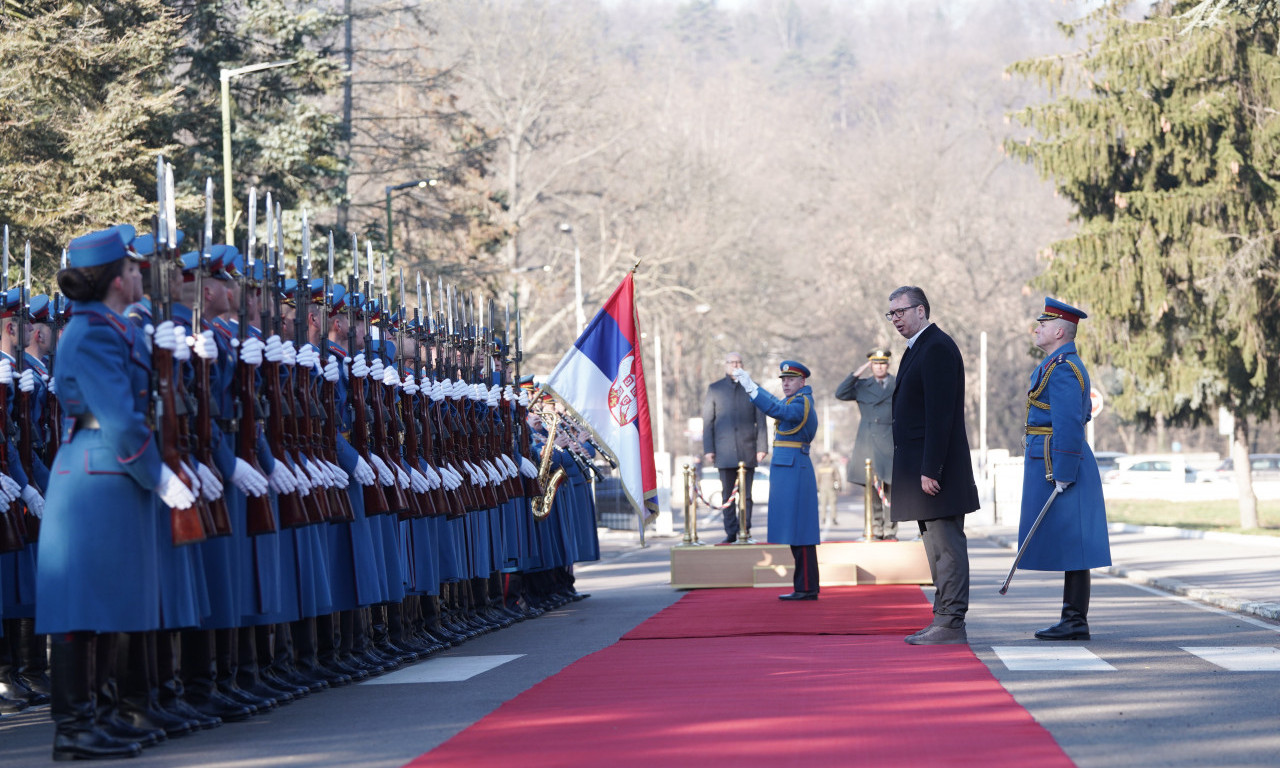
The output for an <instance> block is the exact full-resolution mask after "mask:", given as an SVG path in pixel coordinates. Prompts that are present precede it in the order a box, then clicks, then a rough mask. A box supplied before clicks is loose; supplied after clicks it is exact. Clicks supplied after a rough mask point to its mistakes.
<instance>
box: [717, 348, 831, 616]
mask: <svg viewBox="0 0 1280 768" xmlns="http://www.w3.org/2000/svg"><path fill="white" fill-rule="evenodd" d="M779 369H780V370H779V373H778V376H779V378H781V379H782V394H783V397H785V398H786V399H784V400H779V399H778V398H776V397H774V396H773V395H771V394H769V393H768V392H766V391H765V390H763V389H760V387H759V386H758V385H757V384H756V383H755V382H754V381H752V380H751V376H750V375H748V374H747V372H746V371H745V370H743V369H741V368H738V369H737V370H735V371H734V373H733V378H734V379H735V380H736V381H737V382H738V384H740V385H742V388H743V389H744V390H745V391H746V393H747V396H748V397H750V398H751V402H752V403H754V404H755V406H756V408H759V409H760V410H761V411H762V412H763V413H764V414H765V415H766V416H772V417H773V418H774V419H776V420H777V429H776V431H775V432H774V436H773V460H772V462H770V468H771V470H772V472H771V476H770V478H769V541H770V542H771V543H774V544H790V545H791V554H792V556H793V557H794V558H795V561H796V568H795V576H794V578H793V584H794V590H793V591H792V592H791V594H789V595H779V596H778V599H779V600H817V599H818V539H819V532H818V482H817V479H816V477H815V476H814V472H813V462H812V461H810V460H809V444H810V443H811V442H812V441H813V436H814V435H816V434H817V432H818V414H817V412H816V410H815V409H814V407H813V390H812V389H810V388H809V386H808V384H807V383H806V381H807V379H808V378H809V369H808V368H807V367H805V366H804V365H802V364H801V363H797V362H796V361H794V360H784V361H783V362H782V364H781V365H780V366H779Z"/></svg>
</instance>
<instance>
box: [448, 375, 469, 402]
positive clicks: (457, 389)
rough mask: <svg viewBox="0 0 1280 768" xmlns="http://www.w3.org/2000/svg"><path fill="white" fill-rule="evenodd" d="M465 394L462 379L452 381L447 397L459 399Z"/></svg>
mask: <svg viewBox="0 0 1280 768" xmlns="http://www.w3.org/2000/svg"><path fill="white" fill-rule="evenodd" d="M466 394H467V385H466V384H464V383H462V380H461V379H459V380H458V381H455V382H453V391H452V392H450V393H449V397H452V398H453V399H454V400H461V399H462V398H463V397H464V396H465V395H466Z"/></svg>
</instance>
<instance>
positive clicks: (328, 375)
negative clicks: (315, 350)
mask: <svg viewBox="0 0 1280 768" xmlns="http://www.w3.org/2000/svg"><path fill="white" fill-rule="evenodd" d="M340 374H341V371H340V370H339V369H338V358H337V357H335V356H333V355H329V362H327V363H325V366H324V380H325V381H328V382H336V381H337V380H338V377H339V375H340Z"/></svg>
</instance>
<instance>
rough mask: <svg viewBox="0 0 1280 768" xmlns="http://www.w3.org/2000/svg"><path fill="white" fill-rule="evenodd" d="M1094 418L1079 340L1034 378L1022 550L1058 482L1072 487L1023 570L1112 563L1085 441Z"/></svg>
mask: <svg viewBox="0 0 1280 768" xmlns="http://www.w3.org/2000/svg"><path fill="white" fill-rule="evenodd" d="M1089 418H1090V407H1089V372H1088V371H1086V370H1085V367H1084V363H1082V362H1080V356H1079V355H1078V354H1076V345H1075V342H1068V343H1067V344H1064V345H1063V346H1061V347H1059V348H1058V349H1057V350H1055V351H1054V353H1053V354H1051V355H1049V356H1048V357H1046V358H1045V359H1044V361H1042V362H1041V363H1040V365H1038V366H1036V369H1035V371H1033V372H1032V374H1031V387H1030V389H1029V390H1028V393H1027V428H1026V432H1027V437H1026V448H1025V451H1024V460H1023V478H1022V518H1021V520H1020V522H1019V525H1018V544H1019V546H1021V544H1022V542H1023V541H1024V540H1025V539H1026V537H1027V532H1028V531H1029V530H1030V529H1031V525H1032V524H1033V523H1034V522H1035V519H1036V516H1037V515H1038V514H1040V510H1041V508H1043V507H1044V503H1045V502H1046V501H1048V499H1049V494H1050V493H1052V492H1053V488H1054V484H1055V482H1056V481H1062V482H1066V483H1070V484H1071V485H1070V486H1069V487H1068V488H1067V490H1066V491H1065V492H1063V493H1061V494H1059V496H1058V498H1057V499H1056V500H1055V501H1054V502H1053V506H1052V507H1050V508H1049V512H1048V514H1046V515H1045V517H1044V521H1043V522H1041V523H1040V527H1039V528H1038V529H1036V535H1035V536H1034V537H1033V538H1032V539H1031V543H1030V545H1028V547H1027V550H1026V553H1025V554H1023V556H1022V561H1021V562H1020V563H1019V566H1020V567H1022V568H1026V569H1029V570H1033V571H1079V570H1086V569H1089V568H1099V567H1103V566H1107V565H1111V549H1110V546H1109V544H1108V541H1107V511H1106V506H1105V504H1104V502H1103V499H1102V478H1101V476H1100V475H1099V474H1098V462H1097V461H1096V460H1095V459H1094V458H1093V452H1092V451H1091V450H1090V449H1089V444H1088V443H1087V442H1085V423H1086V422H1088V421H1089ZM1046 458H1047V461H1046Z"/></svg>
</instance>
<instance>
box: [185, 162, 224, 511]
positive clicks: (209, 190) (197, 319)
mask: <svg viewBox="0 0 1280 768" xmlns="http://www.w3.org/2000/svg"><path fill="white" fill-rule="evenodd" d="M212 241H213V179H212V178H209V179H206V180H205V187H204V232H203V233H202V234H201V235H200V251H199V255H198V257H197V264H196V298H195V301H194V302H192V307H191V334H192V335H193V336H196V337H199V336H200V335H201V334H202V333H203V332H204V330H205V328H204V326H205V320H204V280H205V275H204V271H205V270H206V269H208V268H209V264H210V259H211V254H210V249H212V248H213V242H212ZM191 363H192V366H193V367H194V368H195V372H196V375H195V379H194V383H193V384H192V386H193V387H194V388H195V397H196V424H195V430H196V445H195V457H196V461H198V462H200V463H201V464H203V465H205V467H207V468H208V470H209V472H210V473H211V474H212V475H213V476H214V477H215V478H217V479H218V481H219V482H222V479H223V478H222V475H221V474H220V473H219V472H218V467H217V466H216V465H215V464H214V462H213V407H214V403H213V398H212V397H211V396H210V394H211V393H210V391H209V390H210V388H211V386H212V384H211V382H210V370H211V363H210V361H208V360H206V359H204V358H203V357H201V356H200V355H192V358H191ZM208 503H209V512H210V514H212V515H213V525H214V535H215V536H230V535H231V513H230V512H229V511H228V510H227V500H226V498H225V496H219V497H218V498H216V499H213V500H211V501H209V502H208Z"/></svg>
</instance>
